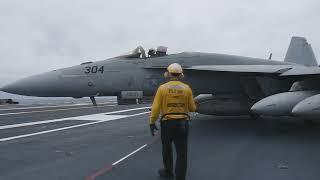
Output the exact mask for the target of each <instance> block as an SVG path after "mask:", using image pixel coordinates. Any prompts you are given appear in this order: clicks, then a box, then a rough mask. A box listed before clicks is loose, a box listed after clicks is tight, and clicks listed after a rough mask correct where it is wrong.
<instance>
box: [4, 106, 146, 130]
mask: <svg viewBox="0 0 320 180" xmlns="http://www.w3.org/2000/svg"><path fill="white" fill-rule="evenodd" d="M146 108H149V107H144V108H133V109H126V110H121V111H113V112H109V113H108V114H115V113H119V112H128V111H135V110H140V109H146ZM106 114H107V113H99V114H90V115H85V116H75V117H67V118H61V119H52V120H45V121H36V122H28V123H20V124H10V125H4V126H0V130H1V129H12V128H17V127H26V126H33V125H39V124H48V123H54V122H61V121H68V120H76V121H102V120H106V118H107V119H114V118H125V117H127V116H128V115H106Z"/></svg>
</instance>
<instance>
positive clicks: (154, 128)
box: [150, 123, 158, 136]
mask: <svg viewBox="0 0 320 180" xmlns="http://www.w3.org/2000/svg"><path fill="white" fill-rule="evenodd" d="M156 130H158V128H157V125H156V124H155V123H153V124H150V131H151V135H152V136H154V133H155V131H156Z"/></svg>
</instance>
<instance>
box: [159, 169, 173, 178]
mask: <svg viewBox="0 0 320 180" xmlns="http://www.w3.org/2000/svg"><path fill="white" fill-rule="evenodd" d="M158 173H159V175H160V177H162V178H173V177H174V175H173V173H172V172H170V171H167V170H166V169H159V171H158Z"/></svg>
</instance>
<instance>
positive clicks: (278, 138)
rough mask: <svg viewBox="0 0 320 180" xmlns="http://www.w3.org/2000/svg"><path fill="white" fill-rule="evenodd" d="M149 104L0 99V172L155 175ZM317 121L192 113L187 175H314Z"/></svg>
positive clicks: (241, 178) (11, 176)
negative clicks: (2, 102) (35, 102)
mask: <svg viewBox="0 0 320 180" xmlns="http://www.w3.org/2000/svg"><path fill="white" fill-rule="evenodd" d="M149 106H150V105H145V104H144V105H115V104H114V103H100V104H98V106H97V107H94V106H92V105H91V104H79V105H77V104H74V105H58V106H21V105H2V106H0V162H1V163H0V179H1V180H17V179H33V180H35V179H41V180H44V179H45V180H64V179H67V180H81V179H82V180H95V179H97V180H102V179H110V180H111V179H112V180H129V179H141V180H142V179H148V180H152V179H154V180H158V179H160V177H158V174H157V171H158V169H159V168H161V167H162V161H161V157H162V156H161V142H160V139H159V136H155V137H152V136H151V135H150V130H149V127H148V116H149ZM319 138H320V128H319V126H312V127H308V126H305V125H304V124H303V123H302V122H300V121H293V120H291V119H286V118H284V119H280V118H260V119H257V120H252V119H250V118H249V117H245V116H244V117H215V116H204V115H194V116H193V117H192V121H191V126H190V135H189V159H188V162H189V164H188V174H187V179H188V180H212V179H215V180H251V179H259V180H263V179H268V180H269V179H273V180H292V179H295V180H297V179H303V180H318V179H319V177H320V171H319V162H320V156H319V152H320V143H319Z"/></svg>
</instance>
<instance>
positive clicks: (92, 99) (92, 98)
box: [90, 96, 97, 106]
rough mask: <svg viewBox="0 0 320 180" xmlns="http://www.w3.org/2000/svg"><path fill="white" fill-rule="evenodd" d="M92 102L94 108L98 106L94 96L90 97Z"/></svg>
mask: <svg viewBox="0 0 320 180" xmlns="http://www.w3.org/2000/svg"><path fill="white" fill-rule="evenodd" d="M90 100H91V102H92V104H93V105H94V106H97V102H96V99H95V98H94V96H90Z"/></svg>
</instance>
